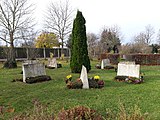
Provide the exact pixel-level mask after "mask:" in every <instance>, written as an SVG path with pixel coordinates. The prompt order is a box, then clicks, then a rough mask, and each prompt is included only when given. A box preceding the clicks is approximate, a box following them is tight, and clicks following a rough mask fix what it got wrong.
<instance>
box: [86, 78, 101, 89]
mask: <svg viewBox="0 0 160 120" xmlns="http://www.w3.org/2000/svg"><path fill="white" fill-rule="evenodd" d="M88 82H89V88H102V87H104V81H103V80H100V76H98V75H96V76H94V77H93V78H89V79H88Z"/></svg>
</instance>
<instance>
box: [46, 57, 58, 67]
mask: <svg viewBox="0 0 160 120" xmlns="http://www.w3.org/2000/svg"><path fill="white" fill-rule="evenodd" d="M47 67H51V68H57V60H56V58H49V59H48V65H47Z"/></svg>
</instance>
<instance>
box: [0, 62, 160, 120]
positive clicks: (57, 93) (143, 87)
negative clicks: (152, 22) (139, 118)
mask: <svg viewBox="0 0 160 120" xmlns="http://www.w3.org/2000/svg"><path fill="white" fill-rule="evenodd" d="M58 61H61V60H58ZM97 62H98V61H97V60H94V61H92V70H91V71H90V72H89V73H88V74H87V75H88V78H94V76H95V77H97V76H98V77H100V79H103V81H104V82H105V84H104V86H103V87H102V88H101V89H73V90H70V89H66V84H65V80H66V76H68V75H71V76H69V77H68V79H70V77H72V79H75V80H76V79H77V78H80V74H76V73H71V72H70V70H69V69H70V68H69V66H68V63H66V61H61V63H62V64H63V66H64V67H63V68H60V69H46V74H47V75H49V76H51V78H52V80H50V81H47V82H42V83H38V84H37V83H35V84H32V85H30V84H26V83H24V82H11V81H12V79H15V78H17V79H18V78H21V77H22V74H20V71H21V70H22V67H21V66H22V63H18V68H17V69H2V68H1V69H0V91H1V92H0V96H1V97H0V103H1V105H0V106H1V107H3V110H2V111H3V112H2V113H3V115H4V116H5V118H8V117H13V116H14V114H21V113H23V112H25V111H28V112H29V111H30V110H29V108H33V104H32V101H33V100H34V99H38V100H39V101H40V102H42V103H44V104H47V103H50V104H51V105H49V108H54V110H55V111H56V112H57V113H58V112H59V111H60V110H61V109H62V108H63V107H64V106H66V107H65V109H69V108H71V107H75V106H78V105H83V106H87V107H90V108H92V109H95V110H97V111H101V112H100V113H101V114H102V115H104V116H105V114H106V108H108V109H110V110H115V109H117V107H118V105H119V104H120V103H123V104H124V105H125V106H126V107H127V108H130V107H133V106H134V105H137V104H139V107H140V108H141V111H142V113H146V112H147V113H148V115H149V116H151V118H153V119H156V118H159V116H160V114H157V112H156V111H159V107H158V106H159V102H158V101H155V100H156V99H157V100H158V99H159V92H160V91H159V77H160V75H159V73H157V71H159V66H141V71H143V72H144V73H145V76H144V79H145V81H144V83H143V84H138V85H132V84H126V83H124V82H116V81H114V77H115V76H117V73H116V72H115V71H114V70H113V69H112V70H109V71H103V70H100V69H96V68H95V67H94V66H95V65H96V64H97ZM46 63H47V61H46ZM0 65H1V67H2V64H0ZM98 77H97V78H98ZM73 81H74V80H73ZM80 88H82V84H81V82H80ZM153 101H154V102H153ZM10 109H13V111H9V110H10ZM117 112H118V111H117ZM155 113H156V114H155ZM1 115H2V114H1ZM1 117H2V116H1Z"/></svg>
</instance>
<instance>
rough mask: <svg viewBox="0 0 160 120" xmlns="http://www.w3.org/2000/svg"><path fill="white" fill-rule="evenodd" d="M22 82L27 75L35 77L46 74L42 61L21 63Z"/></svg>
mask: <svg viewBox="0 0 160 120" xmlns="http://www.w3.org/2000/svg"><path fill="white" fill-rule="evenodd" d="M22 70H23V82H26V78H27V77H36V76H41V75H46V71H45V65H44V63H43V64H42V63H23V64H22Z"/></svg>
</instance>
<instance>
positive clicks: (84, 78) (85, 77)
mask: <svg viewBox="0 0 160 120" xmlns="http://www.w3.org/2000/svg"><path fill="white" fill-rule="evenodd" d="M80 79H81V80H82V83H83V87H82V88H83V89H89V83H88V75H87V69H86V67H85V66H83V65H82V70H81V75H80Z"/></svg>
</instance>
